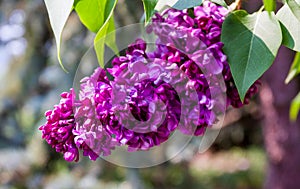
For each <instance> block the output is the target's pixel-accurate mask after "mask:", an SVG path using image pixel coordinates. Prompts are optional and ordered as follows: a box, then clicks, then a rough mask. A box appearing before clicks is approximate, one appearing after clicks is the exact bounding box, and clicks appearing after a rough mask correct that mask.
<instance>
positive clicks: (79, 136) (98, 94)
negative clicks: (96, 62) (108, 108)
mask: <svg viewBox="0 0 300 189" xmlns="http://www.w3.org/2000/svg"><path fill="white" fill-rule="evenodd" d="M81 83H82V84H81V86H80V87H81V88H80V94H79V102H78V103H77V104H76V109H75V119H76V129H75V130H74V131H73V133H74V134H75V135H76V137H75V143H76V145H77V146H82V145H83V147H82V149H83V155H85V156H89V157H90V159H91V160H96V159H97V158H98V157H99V156H100V155H103V156H108V155H110V154H111V150H113V149H114V148H115V146H116V145H118V143H117V141H116V140H115V139H113V138H112V137H111V136H110V135H109V134H108V133H107V132H106V130H105V129H104V128H103V126H102V124H101V122H100V120H99V119H98V118H97V115H96V107H97V105H98V104H97V103H98V102H99V101H100V102H101V103H104V100H105V99H101V98H102V97H103V96H102V95H103V94H105V93H106V92H108V91H106V90H109V87H105V86H108V83H109V81H108V79H107V77H106V75H105V72H104V70H102V71H101V69H100V68H98V69H96V70H95V72H94V73H93V74H92V75H91V76H90V77H86V78H84V79H82V80H81ZM104 98H105V97H104Z"/></svg>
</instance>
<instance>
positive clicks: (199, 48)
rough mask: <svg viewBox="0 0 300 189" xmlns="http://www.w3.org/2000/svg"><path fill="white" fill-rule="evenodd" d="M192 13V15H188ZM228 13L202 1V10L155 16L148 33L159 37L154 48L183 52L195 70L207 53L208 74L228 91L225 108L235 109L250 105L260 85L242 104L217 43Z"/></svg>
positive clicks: (252, 90) (171, 10) (174, 11)
mask: <svg viewBox="0 0 300 189" xmlns="http://www.w3.org/2000/svg"><path fill="white" fill-rule="evenodd" d="M191 12H193V13H194V14H193V15H191ZM228 13H229V11H228V10H227V9H226V8H224V7H222V6H219V5H216V4H214V3H212V2H209V1H204V2H203V4H202V5H201V6H197V7H194V8H191V9H189V10H175V9H172V8H170V9H167V10H165V11H164V12H163V13H162V14H159V13H156V15H155V16H154V18H153V19H152V21H153V23H152V24H151V25H150V26H149V28H148V29H147V31H148V32H154V33H155V34H156V35H157V36H158V40H157V44H164V45H167V46H170V47H173V48H174V49H178V50H180V51H182V52H183V53H185V54H186V55H187V56H188V57H190V58H191V59H192V60H193V61H194V62H195V63H196V64H197V65H198V66H199V65H200V64H203V60H204V59H203V58H204V57H203V56H202V54H203V50H204V49H206V50H207V51H210V52H211V53H212V54H213V56H214V58H215V61H216V62H215V63H214V64H211V66H210V68H208V67H206V68H208V69H209V70H210V71H208V72H215V73H218V72H220V71H221V72H222V74H223V77H224V81H225V84H226V87H227V98H228V100H227V101H228V105H232V106H233V107H236V108H238V107H241V106H242V105H243V104H247V103H249V99H250V98H251V97H252V96H253V95H254V94H255V93H257V86H258V84H259V83H258V82H255V83H254V84H253V85H252V86H251V88H250V89H249V91H248V93H247V94H246V97H245V101H244V102H241V100H240V98H239V94H238V92H237V88H236V85H235V84H234V81H233V77H232V75H231V71H230V68H229V65H228V62H227V57H226V55H225V54H224V53H223V51H222V47H223V44H222V43H221V42H220V38H221V30H222V24H223V22H224V20H225V17H226V16H227V14H228ZM158 53H159V52H158ZM206 54H209V53H206ZM170 61H171V60H170ZM208 66H209V65H208ZM201 69H203V68H202V67H201ZM204 71H205V70H204Z"/></svg>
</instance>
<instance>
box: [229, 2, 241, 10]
mask: <svg viewBox="0 0 300 189" xmlns="http://www.w3.org/2000/svg"><path fill="white" fill-rule="evenodd" d="M241 6H242V0H235V2H233V3H231V5H230V6H229V10H230V11H234V10H239V9H240V8H241Z"/></svg>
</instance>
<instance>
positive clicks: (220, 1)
mask: <svg viewBox="0 0 300 189" xmlns="http://www.w3.org/2000/svg"><path fill="white" fill-rule="evenodd" d="M210 1H211V2H213V3H215V4H218V5H221V6H223V7H225V8H228V5H227V4H226V2H225V1H224V0H210Z"/></svg>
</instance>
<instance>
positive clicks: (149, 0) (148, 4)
mask: <svg viewBox="0 0 300 189" xmlns="http://www.w3.org/2000/svg"><path fill="white" fill-rule="evenodd" d="M157 1H158V0H143V3H144V11H145V15H146V18H145V22H146V23H148V22H149V20H150V19H151V17H152V16H153V14H154V13H155V6H156V4H157Z"/></svg>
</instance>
